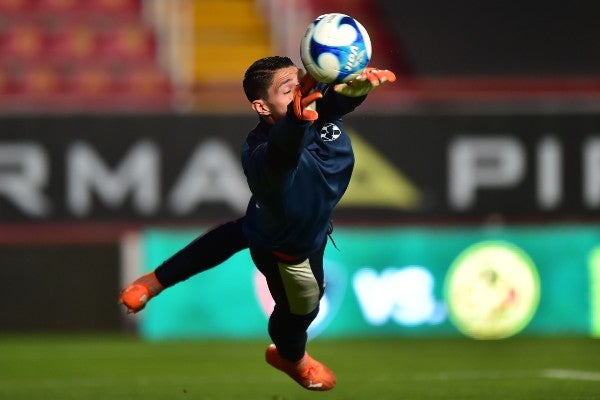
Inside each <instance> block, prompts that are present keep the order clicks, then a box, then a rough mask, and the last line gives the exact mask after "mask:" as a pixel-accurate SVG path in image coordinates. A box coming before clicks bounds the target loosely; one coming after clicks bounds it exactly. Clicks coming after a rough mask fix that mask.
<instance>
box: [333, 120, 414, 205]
mask: <svg viewBox="0 0 600 400" xmlns="http://www.w3.org/2000/svg"><path fill="white" fill-rule="evenodd" d="M347 131H348V132H349V134H350V138H351V139H352V146H353V148H354V157H355V159H356V162H355V165H354V172H353V174H352V179H351V180H350V185H349V186H348V190H347V191H346V193H345V194H344V197H343V198H342V200H341V202H340V205H339V206H340V207H361V206H362V207H379V208H381V207H383V208H394V209H402V210H416V209H417V208H418V207H419V205H420V203H421V193H420V191H419V189H418V188H417V187H416V186H415V185H414V184H413V183H412V182H410V180H409V179H408V178H407V177H406V176H405V175H404V174H403V173H402V171H400V170H398V169H397V168H396V167H395V166H394V165H393V164H392V163H391V162H389V161H388V160H386V159H385V157H384V156H383V155H382V154H380V153H379V152H378V151H377V150H376V149H375V148H373V147H372V146H371V145H370V144H369V143H367V141H365V140H364V139H363V138H362V137H360V136H359V135H358V134H357V133H356V132H354V131H352V130H350V129H347Z"/></svg>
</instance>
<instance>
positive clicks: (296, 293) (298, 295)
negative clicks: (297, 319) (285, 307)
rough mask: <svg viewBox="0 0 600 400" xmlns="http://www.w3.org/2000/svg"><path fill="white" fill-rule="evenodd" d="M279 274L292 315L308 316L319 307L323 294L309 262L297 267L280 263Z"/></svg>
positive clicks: (306, 261) (296, 265)
mask: <svg viewBox="0 0 600 400" xmlns="http://www.w3.org/2000/svg"><path fill="white" fill-rule="evenodd" d="M279 273H280V275H281V279H282V280H283V286H284V287H285V292H286V297H287V300H288V303H289V305H290V312H291V313H292V314H296V315H308V314H310V313H311V312H313V311H314V310H315V309H316V308H317V307H318V306H319V299H320V297H321V292H320V288H319V284H318V283H317V280H316V279H315V277H314V275H313V273H312V270H311V268H310V264H309V262H308V260H304V261H303V262H302V263H300V264H295V265H290V264H284V263H281V262H280V263H279Z"/></svg>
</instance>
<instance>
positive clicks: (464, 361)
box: [0, 336, 600, 400]
mask: <svg viewBox="0 0 600 400" xmlns="http://www.w3.org/2000/svg"><path fill="white" fill-rule="evenodd" d="M267 344H268V342H267V341H266V340H265V341H262V342H256V341H254V342H233V343H225V342H187V343H145V342H143V341H140V340H137V339H135V338H130V337H122V336H88V337H74V336H69V337H65V336H44V337H41V336H27V337H16V336H0V399H2V400H4V399H6V400H9V399H10V400H20V399H23V400H36V399H44V400H46V399H47V400H52V399H57V400H59V399H60V400H68V399H78V400H92V399H93V400H100V399H101V400H122V399H143V400H154V399H161V400H164V399H169V400H179V399H194V400H209V399H215V400H216V399H240V400H252V399H261V400H284V399H285V400H292V399H294V400H300V399H348V400H349V399H361V400H386V399H390V400H398V399H406V400H409V399H415V400H424V399H452V400H460V399H477V400H518V399H523V400H536V399H540V400H542V399H543V400H552V399H557V400H558V399H560V400H565V399H582V400H583V399H590V400H591V399H600V341H598V340H593V339H582V338H563V339H549V338H544V339H539V338H538V339H536V338H517V339H510V340H504V341H472V340H467V339H424V340H420V339H385V340H353V341H325V340H315V341H313V342H311V343H310V344H309V350H310V352H311V353H312V354H313V356H314V357H315V358H318V359H320V360H322V361H324V362H326V363H327V364H328V365H329V366H330V367H331V368H332V369H333V370H334V371H335V372H336V374H337V377H338V386H337V387H336V388H335V389H334V390H333V391H331V392H327V393H318V392H309V391H306V390H304V389H302V388H300V387H298V386H297V385H296V384H295V383H294V382H293V381H292V380H290V379H289V378H287V377H286V376H285V375H283V374H282V373H280V372H278V371H276V370H274V369H272V368H271V367H269V366H268V365H267V364H266V363H265V362H264V361H263V351H264V349H265V347H266V345H267Z"/></svg>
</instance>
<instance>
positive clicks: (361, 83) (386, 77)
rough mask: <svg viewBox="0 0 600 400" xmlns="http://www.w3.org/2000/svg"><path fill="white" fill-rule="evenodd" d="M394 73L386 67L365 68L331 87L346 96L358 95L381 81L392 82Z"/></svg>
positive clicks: (394, 77) (373, 87)
mask: <svg viewBox="0 0 600 400" xmlns="http://www.w3.org/2000/svg"><path fill="white" fill-rule="evenodd" d="M395 80H396V75H395V74H394V73H393V72H392V71H389V70H387V69H378V68H373V67H369V68H365V69H364V71H363V72H361V73H360V75H358V76H357V77H356V78H354V79H353V80H351V81H350V82H347V83H339V84H337V85H335V86H334V87H333V90H335V91H336V92H337V93H339V94H341V95H344V96H347V97H360V96H364V95H366V94H369V92H371V90H373V89H375V88H376V87H377V86H379V85H380V84H382V83H383V82H394V81H395Z"/></svg>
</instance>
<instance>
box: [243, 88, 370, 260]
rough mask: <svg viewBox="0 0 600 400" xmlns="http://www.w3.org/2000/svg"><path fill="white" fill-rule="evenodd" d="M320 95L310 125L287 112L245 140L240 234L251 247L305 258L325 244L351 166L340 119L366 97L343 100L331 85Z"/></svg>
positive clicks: (261, 124) (262, 124) (257, 129)
mask: <svg viewBox="0 0 600 400" xmlns="http://www.w3.org/2000/svg"><path fill="white" fill-rule="evenodd" d="M322 92H323V98H322V99H320V100H318V101H317V111H318V112H319V118H318V119H317V120H316V121H315V122H314V123H313V124H310V123H308V122H305V121H301V120H298V119H297V118H296V117H295V116H294V113H293V112H292V111H291V110H289V111H288V113H287V115H286V117H285V118H284V119H283V120H281V121H278V122H277V123H276V124H275V125H270V124H268V123H266V122H264V121H262V120H261V121H260V122H259V123H258V125H257V126H256V128H254V130H252V131H251V132H250V133H249V134H248V136H247V138H246V142H245V143H244V145H243V149H242V166H243V169H244V173H245V174H246V179H247V181H248V185H249V187H250V190H251V192H252V197H251V199H250V202H249V204H248V208H247V211H246V217H245V218H244V225H243V230H244V234H245V235H246V237H247V238H248V240H249V242H250V245H251V246H257V247H262V248H266V249H270V250H276V251H279V252H282V253H285V254H287V255H291V256H295V257H300V258H305V257H308V255H310V254H312V253H314V252H315V251H317V250H319V249H320V248H321V246H322V245H323V243H324V241H325V240H326V237H327V229H328V226H329V221H330V219H331V214H332V211H333V209H334V207H335V206H336V204H337V203H338V202H339V201H340V199H341V198H342V195H343V194H344V192H345V191H346V188H347V187H348V183H349V182H350V177H351V175H352V168H353V166H354V153H353V151H352V144H351V143H350V138H349V137H348V135H347V134H346V132H345V131H344V125H343V122H342V116H343V115H345V114H347V113H349V112H351V111H352V110H354V109H355V108H356V107H357V106H358V105H359V104H360V103H362V101H363V100H364V99H365V97H364V96H363V97H357V98H351V97H346V96H342V95H339V94H337V93H335V92H334V91H333V90H332V87H331V86H325V87H324V88H323V89H322Z"/></svg>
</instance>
